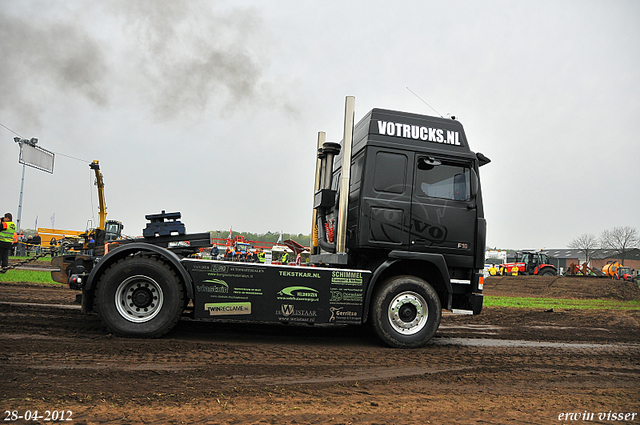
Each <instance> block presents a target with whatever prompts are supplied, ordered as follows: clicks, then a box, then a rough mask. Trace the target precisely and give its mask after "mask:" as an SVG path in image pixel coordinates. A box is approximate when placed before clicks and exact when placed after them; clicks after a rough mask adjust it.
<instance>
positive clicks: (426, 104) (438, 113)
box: [406, 87, 444, 118]
mask: <svg viewBox="0 0 640 425" xmlns="http://www.w3.org/2000/svg"><path fill="white" fill-rule="evenodd" d="M406 89H407V90H409V91H410V92H411V93H413V95H414V96H415V97H417V98H418V99H420V100H421V101H422V103H424V104H425V105H427V106H428V107H429V108H431V109H433V112H435V113H436V114H438V115H440V118H444V117H443V116H442V114H441V113H440V112H438V111H436V110H435V108H434V107H433V106H431V105H429V104H428V103H427V102H425V101H424V99H423V98H421V97H420V96H418V95H417V94H415V93H414V92H413V90H411V89H410V88H409V87H406Z"/></svg>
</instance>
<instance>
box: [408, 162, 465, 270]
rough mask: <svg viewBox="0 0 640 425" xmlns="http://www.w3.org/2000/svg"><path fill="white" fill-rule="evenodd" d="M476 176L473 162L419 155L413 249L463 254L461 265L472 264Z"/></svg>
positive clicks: (414, 186)
mask: <svg viewBox="0 0 640 425" xmlns="http://www.w3.org/2000/svg"><path fill="white" fill-rule="evenodd" d="M475 176H476V175H475V173H474V172H473V170H472V168H471V166H470V164H469V163H465V162H463V161H460V162H458V161H455V160H451V159H446V158H440V157H435V156H429V155H416V158H415V169H414V179H413V180H414V184H413V193H412V199H411V218H410V227H411V231H410V233H411V234H410V249H411V250H412V251H418V252H434V253H442V254H453V255H459V256H461V257H458V258H459V260H460V261H459V262H458V264H457V265H458V266H461V267H472V263H473V252H474V251H473V249H474V243H475V229H476V204H475V202H474V199H473V196H472V184H473V183H474V182H473V181H472V179H475ZM467 263H469V264H467Z"/></svg>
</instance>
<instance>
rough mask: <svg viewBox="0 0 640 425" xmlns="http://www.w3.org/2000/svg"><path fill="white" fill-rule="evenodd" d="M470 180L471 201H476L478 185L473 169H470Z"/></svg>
mask: <svg viewBox="0 0 640 425" xmlns="http://www.w3.org/2000/svg"><path fill="white" fill-rule="evenodd" d="M469 177H470V179H471V199H476V196H478V187H479V183H478V181H479V180H478V175H477V174H476V170H474V169H473V168H471V175H470V176H469Z"/></svg>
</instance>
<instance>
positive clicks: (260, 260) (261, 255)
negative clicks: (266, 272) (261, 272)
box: [258, 250, 264, 263]
mask: <svg viewBox="0 0 640 425" xmlns="http://www.w3.org/2000/svg"><path fill="white" fill-rule="evenodd" d="M258 261H259V262H261V263H264V251H262V250H260V251H259V252H258Z"/></svg>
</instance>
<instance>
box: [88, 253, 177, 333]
mask: <svg viewBox="0 0 640 425" xmlns="http://www.w3.org/2000/svg"><path fill="white" fill-rule="evenodd" d="M95 305H96V307H97V310H98V314H99V316H100V318H101V319H102V322H103V323H104V324H105V326H106V327H107V328H108V329H109V330H110V331H111V332H112V333H113V334H115V335H118V336H125V337H135V338H157V337H160V336H162V335H164V334H166V333H167V332H169V331H170V330H171V329H172V328H173V327H174V326H175V324H176V323H177V322H178V320H180V316H181V314H182V312H183V310H184V305H185V294H184V288H183V286H182V284H181V282H180V280H179V279H178V277H177V275H176V273H175V272H174V271H173V270H172V269H171V268H170V267H169V266H168V265H167V264H166V263H164V262H163V261H161V260H160V259H157V258H154V257H149V256H134V257H126V258H124V259H121V260H119V261H117V262H116V263H114V264H113V265H111V266H110V267H109V268H108V269H107V270H106V271H105V273H104V274H103V275H102V277H101V278H100V281H99V283H98V287H97V290H96V302H95Z"/></svg>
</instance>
